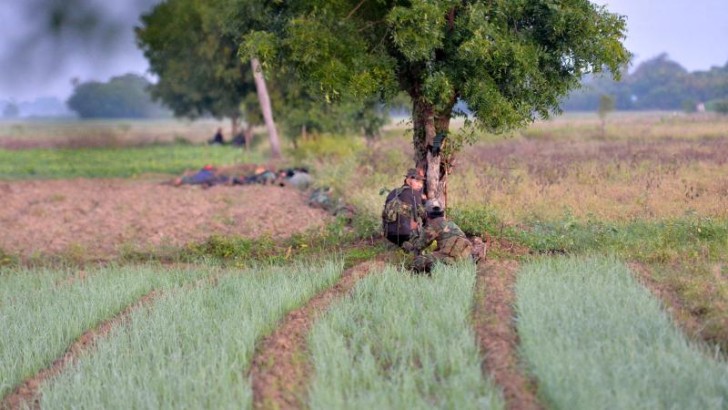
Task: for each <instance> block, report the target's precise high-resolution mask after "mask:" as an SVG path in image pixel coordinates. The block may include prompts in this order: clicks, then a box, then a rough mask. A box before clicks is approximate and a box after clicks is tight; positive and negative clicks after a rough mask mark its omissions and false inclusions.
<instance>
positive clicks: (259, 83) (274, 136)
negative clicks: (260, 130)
mask: <svg viewBox="0 0 728 410" xmlns="http://www.w3.org/2000/svg"><path fill="white" fill-rule="evenodd" d="M250 65H251V66H252V68H253V78H255V88H256V90H257V91H258V100H259V101H260V110H261V111H262V112H263V119H264V120H265V126H266V128H268V139H269V140H270V149H271V156H272V157H273V158H280V156H281V144H280V142H279V140H278V131H277V129H276V124H275V122H274V121H273V109H272V108H271V105H270V97H269V96H268V88H267V87H266V85H265V78H264V77H263V70H262V68H261V67H260V62H259V61H258V59H257V58H252V59H251V60H250Z"/></svg>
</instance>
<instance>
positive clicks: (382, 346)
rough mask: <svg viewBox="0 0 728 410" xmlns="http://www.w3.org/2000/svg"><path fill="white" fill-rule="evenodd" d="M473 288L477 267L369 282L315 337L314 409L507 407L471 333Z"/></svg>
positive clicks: (388, 273) (390, 272)
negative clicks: (488, 377)
mask: <svg viewBox="0 0 728 410" xmlns="http://www.w3.org/2000/svg"><path fill="white" fill-rule="evenodd" d="M474 285H475V266H474V265H473V264H472V263H471V264H463V265H459V266H442V267H440V269H438V270H437V271H436V272H434V274H433V275H432V276H431V277H428V276H413V275H411V274H410V273H409V272H407V271H400V270H396V269H394V268H388V269H386V270H385V271H384V272H381V273H379V274H375V275H370V276H368V277H367V278H365V279H363V280H362V281H361V282H360V283H359V284H358V285H357V287H356V290H355V292H354V294H353V295H352V296H351V297H350V298H349V299H347V300H342V301H341V302H340V303H338V304H337V305H336V306H333V307H332V308H331V309H330V310H329V312H328V313H327V314H326V316H325V317H324V318H323V319H322V320H321V321H319V322H318V323H317V324H316V326H315V327H314V329H313V331H312V333H311V335H310V345H311V352H312V353H311V355H312V361H313V364H314V368H315V373H316V377H315V379H314V380H313V384H312V386H311V397H310V406H311V408H318V409H334V408H348V409H372V408H376V409H386V408H391V409H403V408H407V409H419V408H422V409H424V408H449V409H468V408H503V399H502V397H501V394H500V392H499V391H498V389H497V388H496V387H495V386H494V385H493V384H492V383H491V381H489V380H486V379H485V378H484V376H483V373H482V371H481V367H480V358H479V352H478V348H477V345H476V343H475V336H474V333H473V331H472V329H471V326H470V312H471V307H472V300H473V291H474Z"/></svg>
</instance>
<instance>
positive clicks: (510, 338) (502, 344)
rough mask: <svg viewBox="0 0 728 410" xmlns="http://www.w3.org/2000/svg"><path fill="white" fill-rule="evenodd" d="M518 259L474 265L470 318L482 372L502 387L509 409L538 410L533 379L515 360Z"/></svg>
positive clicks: (516, 353)
mask: <svg viewBox="0 0 728 410" xmlns="http://www.w3.org/2000/svg"><path fill="white" fill-rule="evenodd" d="M517 271H518V262H516V261H512V260H511V261H508V260H503V261H494V260H488V261H487V262H486V263H480V264H479V266H478V279H477V299H476V305H475V311H474V312H473V321H474V325H475V334H476V337H477V340H478V344H479V346H480V350H481V352H482V354H483V356H484V357H485V361H484V367H485V368H484V370H483V371H484V373H486V374H489V375H492V377H493V379H494V380H495V382H496V383H497V384H498V385H499V386H500V387H501V388H502V389H503V392H504V396H505V400H506V405H507V408H508V409H511V410H526V409H529V410H532V409H541V408H542V406H541V405H540V403H539V402H538V399H537V398H536V394H535V393H534V392H535V391H536V387H535V382H534V381H533V380H531V379H529V377H528V376H527V375H526V374H525V372H524V371H523V369H522V365H521V363H519V359H518V343H519V341H518V334H517V333H516V327H515V323H514V322H513V318H514V317H515V315H514V312H513V303H514V302H515V292H514V289H513V286H514V284H515V282H516V272H517Z"/></svg>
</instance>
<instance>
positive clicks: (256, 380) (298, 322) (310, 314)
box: [250, 261, 383, 409]
mask: <svg viewBox="0 0 728 410" xmlns="http://www.w3.org/2000/svg"><path fill="white" fill-rule="evenodd" d="M381 265H383V262H378V261H369V262H364V263H361V264H359V265H356V266H354V267H352V268H350V269H347V270H346V271H345V272H344V273H343V274H342V276H341V279H340V280H339V281H338V282H337V283H336V284H335V285H334V286H333V287H331V288H329V289H327V290H326V291H324V292H322V293H319V294H318V295H316V296H315V297H314V298H313V299H311V300H310V301H309V302H308V303H307V304H306V305H305V306H303V307H301V308H299V309H296V310H294V311H293V312H291V313H289V314H288V315H287V316H286V318H285V319H284V320H283V322H282V323H281V324H280V325H279V326H278V327H277V328H276V330H275V331H274V332H273V333H272V334H271V335H270V336H268V337H266V338H265V339H264V340H263V341H262V342H261V343H260V345H259V348H258V350H257V352H256V354H255V357H254V358H253V363H252V367H251V371H250V376H251V380H252V386H253V407H254V408H256V409H300V408H304V407H305V403H306V392H307V388H308V381H309V380H310V378H311V374H312V373H313V370H312V368H311V363H310V362H309V361H308V353H307V350H306V345H307V337H308V333H309V331H310V329H311V326H312V325H313V323H314V320H315V319H316V317H317V316H318V315H319V314H320V313H321V312H323V311H325V310H326V309H327V308H328V307H329V306H330V305H331V303H332V302H334V301H335V300H337V299H338V298H340V297H342V296H344V295H345V294H346V293H348V292H349V291H350V290H351V289H352V288H353V287H354V285H355V284H356V283H357V281H358V280H359V279H361V278H362V277H364V276H365V275H367V274H369V272H371V271H372V270H373V269H374V267H376V266H381Z"/></svg>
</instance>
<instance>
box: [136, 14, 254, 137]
mask: <svg viewBox="0 0 728 410" xmlns="http://www.w3.org/2000/svg"><path fill="white" fill-rule="evenodd" d="M218 4H219V1H214V0H213V1H202V0H169V1H165V2H162V3H160V4H159V5H157V6H156V7H154V8H153V9H152V10H151V11H150V12H149V13H148V14H145V15H143V16H142V17H141V22H142V24H141V26H140V27H137V29H136V36H137V43H138V45H139V47H140V48H141V49H142V51H143V52H144V56H145V57H146V58H147V60H149V65H150V70H151V71H152V72H153V73H154V74H156V75H157V76H158V77H159V81H158V82H157V83H156V84H154V85H153V86H152V87H151V92H152V95H153V96H154V98H155V99H158V100H161V101H163V102H164V103H165V105H167V106H169V107H170V108H171V109H172V111H173V112H174V114H175V116H178V117H187V118H190V119H195V118H198V117H201V116H204V115H212V116H213V117H215V118H217V119H221V118H229V119H230V120H231V132H232V135H235V134H236V133H237V128H238V121H239V120H240V115H241V113H240V104H241V103H242V102H243V100H244V99H245V98H246V96H247V95H248V94H250V93H253V92H255V86H254V84H253V77H252V73H251V70H250V67H249V66H248V65H245V64H243V63H242V62H241V61H240V59H238V58H237V55H236V52H237V46H236V44H235V39H234V38H232V37H230V36H227V35H224V33H223V30H222V28H221V27H220V25H219V24H217V23H216V21H215V20H216V19H217V17H216V15H215V13H216V9H215V6H216V5H218ZM249 120H251V119H249Z"/></svg>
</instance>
